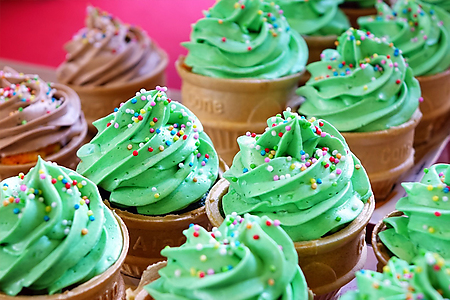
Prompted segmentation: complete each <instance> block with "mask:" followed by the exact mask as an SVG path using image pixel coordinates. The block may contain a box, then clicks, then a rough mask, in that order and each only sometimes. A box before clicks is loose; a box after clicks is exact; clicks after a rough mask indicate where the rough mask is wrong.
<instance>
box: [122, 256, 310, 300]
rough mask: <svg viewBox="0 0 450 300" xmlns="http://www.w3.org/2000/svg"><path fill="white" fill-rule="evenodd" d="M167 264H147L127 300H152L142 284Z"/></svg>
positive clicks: (157, 275) (154, 278)
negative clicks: (137, 284)
mask: <svg viewBox="0 0 450 300" xmlns="http://www.w3.org/2000/svg"><path fill="white" fill-rule="evenodd" d="M166 265H167V262H166V261H160V262H158V263H156V264H153V265H150V266H148V268H147V269H146V270H145V271H144V273H143V274H142V278H141V281H140V282H139V286H138V287H137V288H136V289H135V290H134V291H133V290H132V289H127V300H154V299H153V298H152V297H151V296H150V295H149V294H148V293H147V291H146V290H144V286H146V285H147V284H149V283H151V282H153V281H155V280H156V279H158V278H159V277H160V276H159V274H158V271H159V270H160V269H162V268H164V267H165V266H166ZM308 296H309V298H308V300H313V294H312V292H311V290H308Z"/></svg>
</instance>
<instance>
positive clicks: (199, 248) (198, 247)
mask: <svg viewBox="0 0 450 300" xmlns="http://www.w3.org/2000/svg"><path fill="white" fill-rule="evenodd" d="M195 248H197V250H198V251H201V250H202V249H203V245H202V244H200V243H199V244H197V246H196V247H195Z"/></svg>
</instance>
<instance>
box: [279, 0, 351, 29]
mask: <svg viewBox="0 0 450 300" xmlns="http://www.w3.org/2000/svg"><path fill="white" fill-rule="evenodd" d="M342 2H343V0H333V1H329V0H294V1H292V0H277V1H275V3H277V4H278V5H280V8H281V9H282V10H283V14H284V16H285V17H286V19H287V21H288V23H289V25H290V26H291V27H292V29H294V30H295V31H297V32H298V33H300V34H302V35H312V36H326V35H340V34H341V33H343V32H344V31H345V30H347V29H348V28H349V27H350V22H349V21H348V18H347V16H346V15H345V14H344V13H343V12H342V10H340V9H339V7H338V5H339V4H341V3H342Z"/></svg>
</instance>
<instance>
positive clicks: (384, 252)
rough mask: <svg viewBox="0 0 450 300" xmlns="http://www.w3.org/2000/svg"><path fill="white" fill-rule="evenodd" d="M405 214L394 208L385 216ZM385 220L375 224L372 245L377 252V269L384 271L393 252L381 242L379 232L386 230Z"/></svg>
mask: <svg viewBox="0 0 450 300" xmlns="http://www.w3.org/2000/svg"><path fill="white" fill-rule="evenodd" d="M400 216H403V213H402V212H401V211H398V210H394V211H393V212H391V213H389V214H388V215H387V216H386V217H384V218H383V220H384V219H386V218H391V217H400ZM383 220H381V221H380V222H378V223H377V225H375V227H374V229H373V232H372V247H373V252H374V253H375V256H376V257H377V260H378V263H377V271H378V272H383V267H384V266H386V265H387V263H388V261H389V259H391V256H392V254H391V252H390V251H389V249H388V248H387V247H386V246H385V245H384V244H383V243H382V242H381V240H380V238H379V237H378V234H379V233H380V232H382V231H383V230H386V228H387V227H386V224H384V222H383Z"/></svg>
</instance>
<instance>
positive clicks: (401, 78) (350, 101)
mask: <svg viewBox="0 0 450 300" xmlns="http://www.w3.org/2000/svg"><path fill="white" fill-rule="evenodd" d="M307 69H308V71H309V72H310V73H311V75H312V76H311V79H310V80H309V81H308V82H307V83H306V85H305V86H302V87H301V88H299V89H298V90H297V94H298V95H300V96H303V97H304V98H305V100H306V101H305V102H304V103H303V104H302V105H301V106H300V109H299V112H300V113H301V114H304V115H306V116H308V117H309V116H316V117H320V118H323V119H325V120H327V121H328V122H330V123H331V124H333V126H335V127H336V128H337V129H338V130H339V131H344V132H346V131H360V132H367V131H377V130H384V129H389V128H391V127H393V126H398V125H401V124H403V123H405V122H407V121H408V120H409V119H410V118H411V116H412V115H413V113H414V112H415V111H416V109H417V107H418V106H419V98H420V97H421V96H420V95H421V92H420V87H419V83H418V81H417V80H416V79H415V78H414V77H413V75H412V71H411V69H410V68H408V67H407V65H406V63H405V61H404V59H403V56H402V55H401V51H400V50H399V49H398V48H395V47H394V46H393V45H392V44H388V43H387V42H386V40H385V39H384V38H381V39H380V38H377V37H375V36H374V35H373V34H372V33H370V32H365V31H361V30H355V29H349V30H348V31H346V32H345V33H344V34H342V35H341V36H340V37H339V38H338V47H337V50H332V49H327V50H325V51H324V52H323V53H322V60H321V61H319V62H315V63H312V64H310V65H308V68H307Z"/></svg>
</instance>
